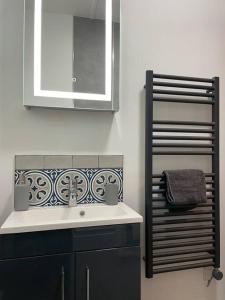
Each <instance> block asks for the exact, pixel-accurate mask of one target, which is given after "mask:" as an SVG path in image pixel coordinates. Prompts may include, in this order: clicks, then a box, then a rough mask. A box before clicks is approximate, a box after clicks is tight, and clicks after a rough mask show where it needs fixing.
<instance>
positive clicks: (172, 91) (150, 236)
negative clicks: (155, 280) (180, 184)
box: [145, 71, 220, 278]
mask: <svg viewBox="0 0 225 300" xmlns="http://www.w3.org/2000/svg"><path fill="white" fill-rule="evenodd" d="M145 88H146V120H145V122H146V130H145V147H146V148H145V157H146V159H145V161H146V163H145V218H146V220H145V221H146V222H145V233H146V235H145V236H146V241H145V245H146V248H145V264H146V277H147V278H151V277H153V275H154V274H160V273H164V272H172V271H179V270H186V269H193V268H200V267H205V266H214V268H216V269H217V268H219V266H220V228H219V79H218V77H214V78H197V77H188V76H174V75H164V74H154V73H153V71H147V73H146V85H145ZM164 102H167V104H168V105H167V107H168V109H170V106H171V109H172V108H173V107H174V106H173V105H172V103H177V104H179V105H185V106H184V107H185V108H186V105H187V104H188V105H193V107H194V105H195V104H200V105H210V106H209V108H210V109H211V111H212V118H211V120H205V121H204V120H187V119H186V118H185V119H186V120H181V119H180V120H179V119H178V120H166V119H164V120H159V119H158V120H154V119H153V112H154V111H155V110H156V109H158V107H159V106H158V105H156V104H157V103H161V105H160V107H161V106H163V105H164V104H163V103H164ZM180 107H181V106H180ZM188 107H190V106H188ZM199 108H200V107H199ZM156 155H164V156H165V157H164V159H165V160H166V159H167V156H168V157H169V158H170V159H171V162H172V157H176V156H180V155H182V156H184V157H185V156H190V157H191V156H195V155H196V156H205V157H206V158H209V159H210V163H211V165H212V170H211V171H210V173H205V174H204V175H205V179H206V193H207V194H206V198H207V202H206V203H200V204H199V205H197V207H196V208H194V209H192V210H186V211H183V212H181V211H178V210H172V209H171V207H169V205H168V203H167V199H166V185H165V176H164V175H163V174H162V173H161V174H154V172H153V159H154V158H155V156H156ZM193 158H194V157H193ZM163 161H164V160H163ZM199 162H201V160H199ZM177 163H179V165H178V169H182V168H185V165H184V166H183V164H182V161H181V160H180V159H179V160H177ZM165 168H166V169H168V168H169V167H165ZM172 168H174V166H172ZM202 169H204V167H203V168H202ZM162 171H163V169H162ZM185 255H186V256H185ZM190 255H191V257H190ZM160 258H161V260H159V259H160Z"/></svg>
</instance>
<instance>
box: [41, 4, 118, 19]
mask: <svg viewBox="0 0 225 300" xmlns="http://www.w3.org/2000/svg"><path fill="white" fill-rule="evenodd" d="M42 1H43V10H44V11H46V12H49V13H60V14H69V15H73V16H78V17H85V18H91V19H101V20H102V19H105V1H106V0H63V1H62V0H42ZM113 20H114V21H115V22H119V20H120V0H113Z"/></svg>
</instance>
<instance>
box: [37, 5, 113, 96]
mask: <svg viewBox="0 0 225 300" xmlns="http://www.w3.org/2000/svg"><path fill="white" fill-rule="evenodd" d="M105 1H106V37H105V40H106V42H105V49H106V51H105V94H91V93H73V92H60V91H48V90H42V89H41V48H42V45H41V41H42V0H35V6H34V9H35V11H34V96H37V97H49V98H61V99H62V100H63V99H79V100H96V101H98V100H100V101H111V100H112V99H111V97H112V30H113V20H112V1H113V0H105Z"/></svg>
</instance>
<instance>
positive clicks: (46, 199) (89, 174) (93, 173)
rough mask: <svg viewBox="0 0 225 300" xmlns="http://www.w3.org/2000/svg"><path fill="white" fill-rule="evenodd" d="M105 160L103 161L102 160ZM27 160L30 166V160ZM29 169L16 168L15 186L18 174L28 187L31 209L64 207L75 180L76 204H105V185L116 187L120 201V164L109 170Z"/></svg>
mask: <svg viewBox="0 0 225 300" xmlns="http://www.w3.org/2000/svg"><path fill="white" fill-rule="evenodd" d="M109 157H110V156H109ZM111 158H112V156H111ZM23 159H24V156H23ZM104 159H106V158H105V157H104ZM17 160H18V156H17V159H16V161H17ZM29 160H30V161H31V162H32V159H31V157H30V156H29ZM82 160H84V156H82ZM114 160H115V158H114ZM87 161H90V156H87ZM110 161H113V160H112V159H111V160H110ZM106 165H108V164H106ZM117 165H118V164H117ZM112 166H113V165H112ZM20 167H23V165H20ZM28 167H29V165H28V166H27V165H26V168H17V164H16V169H15V184H18V183H19V178H20V176H21V174H24V175H25V176H26V179H27V182H28V183H29V184H30V195H29V199H30V205H31V206H55V205H67V204H68V200H69V189H68V188H69V182H70V180H71V179H76V180H77V188H78V198H77V202H78V204H86V203H101V202H104V186H105V184H106V183H115V184H117V185H118V190H119V192H118V199H119V201H123V167H122V166H121V163H120V166H117V167H110V168H109V167H105V168H104V167H101V168H100V167H98V168H92V167H91V168H55V169H53V168H51V169H44V168H42V169H41V168H40V169H38V168H37V169H32V168H31V169H29V168H28Z"/></svg>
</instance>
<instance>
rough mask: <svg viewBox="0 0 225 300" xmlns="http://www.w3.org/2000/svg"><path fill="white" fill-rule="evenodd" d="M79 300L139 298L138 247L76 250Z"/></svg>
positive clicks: (138, 299)
mask: <svg viewBox="0 0 225 300" xmlns="http://www.w3.org/2000/svg"><path fill="white" fill-rule="evenodd" d="M76 299H77V300H140V249H139V247H131V248H120V249H109V250H99V251H86V252H79V253H76Z"/></svg>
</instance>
